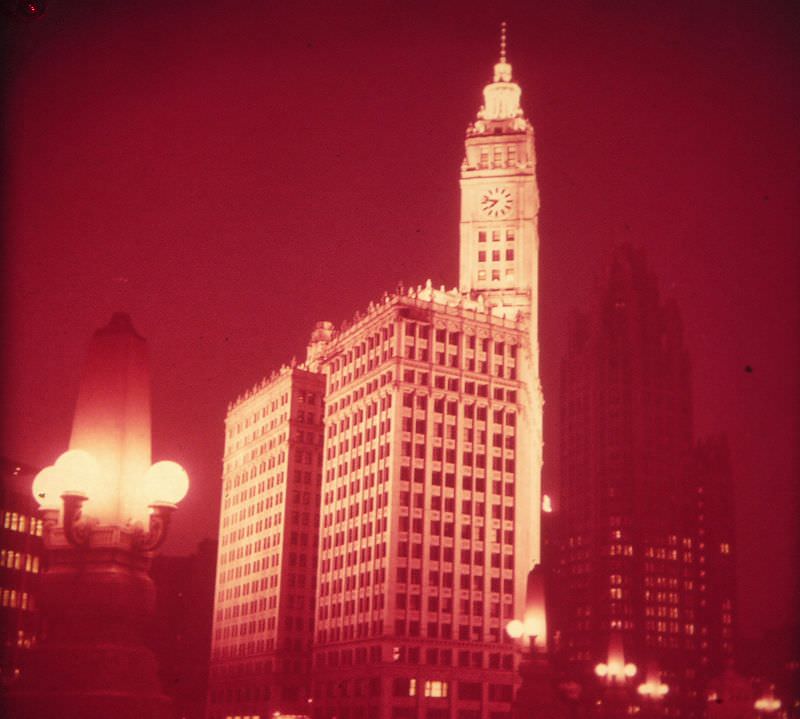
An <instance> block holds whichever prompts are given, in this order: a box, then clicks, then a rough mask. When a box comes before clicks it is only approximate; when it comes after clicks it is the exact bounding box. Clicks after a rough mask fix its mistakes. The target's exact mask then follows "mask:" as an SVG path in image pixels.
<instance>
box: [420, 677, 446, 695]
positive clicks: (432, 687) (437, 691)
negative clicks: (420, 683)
mask: <svg viewBox="0 0 800 719" xmlns="http://www.w3.org/2000/svg"><path fill="white" fill-rule="evenodd" d="M447 689H448V686H447V682H443V681H439V680H437V679H428V680H426V682H425V696H426V697H441V698H443V697H446V696H447Z"/></svg>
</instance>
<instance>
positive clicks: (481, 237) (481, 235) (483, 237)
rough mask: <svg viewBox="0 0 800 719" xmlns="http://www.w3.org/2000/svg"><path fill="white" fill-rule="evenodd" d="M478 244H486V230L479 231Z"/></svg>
mask: <svg viewBox="0 0 800 719" xmlns="http://www.w3.org/2000/svg"><path fill="white" fill-rule="evenodd" d="M478 242H486V230H480V231H479V232H478Z"/></svg>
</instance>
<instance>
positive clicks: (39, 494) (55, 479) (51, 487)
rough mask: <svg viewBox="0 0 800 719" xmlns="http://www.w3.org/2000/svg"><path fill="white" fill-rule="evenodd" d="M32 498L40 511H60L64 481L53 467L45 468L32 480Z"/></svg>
mask: <svg viewBox="0 0 800 719" xmlns="http://www.w3.org/2000/svg"><path fill="white" fill-rule="evenodd" d="M31 491H32V492H33V498H34V499H35V500H36V501H37V502H38V503H39V507H40V508H41V509H56V510H58V509H61V495H62V494H63V492H64V481H63V478H62V476H61V475H60V474H59V472H58V470H57V469H56V468H55V467H52V466H51V467H45V468H44V469H43V470H42V471H41V472H39V474H37V475H36V477H34V479H33V486H32V487H31Z"/></svg>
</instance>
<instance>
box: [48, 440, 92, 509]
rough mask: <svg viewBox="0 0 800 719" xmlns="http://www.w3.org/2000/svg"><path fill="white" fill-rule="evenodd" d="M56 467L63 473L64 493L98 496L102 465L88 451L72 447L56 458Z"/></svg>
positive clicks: (60, 473)
mask: <svg viewBox="0 0 800 719" xmlns="http://www.w3.org/2000/svg"><path fill="white" fill-rule="evenodd" d="M54 469H55V470H56V471H57V472H58V473H59V475H61V478H62V481H63V486H62V490H61V491H62V493H69V494H80V495H82V496H84V497H89V498H91V497H97V494H98V492H99V491H100V466H99V465H98V464H97V460H95V458H94V457H92V455H91V454H89V453H88V452H86V451H84V450H82V449H70V450H69V451H67V452H64V453H63V454H62V455H61V456H60V457H59V458H58V459H57V460H56V463H55V465H54Z"/></svg>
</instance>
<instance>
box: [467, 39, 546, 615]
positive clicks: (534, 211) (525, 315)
mask: <svg viewBox="0 0 800 719" xmlns="http://www.w3.org/2000/svg"><path fill="white" fill-rule="evenodd" d="M520 95H521V90H520V87H519V85H518V84H517V83H515V82H513V80H512V79H511V65H510V64H509V63H508V62H507V60H506V26H505V23H503V25H502V29H501V39H500V60H499V62H498V63H497V64H496V65H495V66H494V77H493V80H492V82H491V83H489V84H488V85H486V87H484V89H483V99H484V102H483V107H481V109H480V110H479V111H478V117H477V119H476V120H475V121H474V122H473V123H472V124H471V125H470V126H469V127H468V128H467V138H466V142H465V146H466V148H465V149H466V152H465V156H464V162H463V163H462V165H461V231H460V240H461V242H460V273H459V289H460V291H461V292H462V293H463V294H465V295H469V296H472V297H475V298H478V299H482V300H483V301H484V302H485V303H486V305H487V306H488V307H489V308H490V311H491V312H492V313H493V314H499V315H502V316H504V317H506V318H508V319H510V320H513V321H515V322H516V323H518V324H521V325H522V326H523V327H524V328H525V329H526V335H527V342H526V346H524V347H523V348H521V349H522V351H521V352H520V353H519V355H518V358H517V361H516V363H515V366H514V368H513V370H511V371H512V372H514V373H516V376H518V377H519V378H520V379H522V380H523V381H524V384H523V390H522V392H521V397H520V402H519V418H518V423H517V436H516V443H515V457H516V462H517V470H518V472H517V480H516V482H515V488H514V498H515V501H514V504H515V508H514V512H515V516H514V526H515V532H516V537H517V539H516V542H515V548H514V567H515V576H516V577H517V579H519V580H521V585H520V583H519V582H517V583H516V586H517V588H518V592H517V599H516V600H515V601H517V602H518V604H517V606H525V604H524V602H525V589H524V580H523V579H522V578H525V577H527V575H528V572H529V571H530V570H531V569H532V567H533V565H534V564H538V563H539V561H540V556H541V555H540V531H541V525H540V518H541V512H540V506H541V468H542V422H543V408H544V399H543V396H542V388H541V382H540V379H539V332H538V324H539V323H538V307H537V305H538V270H539V233H538V229H537V217H538V214H539V190H538V188H537V186H536V155H535V153H534V148H533V127H532V126H531V124H530V122H528V120H527V119H526V117H525V115H524V113H523V112H522V108H521V107H520ZM498 370H499V372H500V373H501V374H500V375H498V376H502V373H503V368H502V367H500V368H498ZM506 371H509V370H508V368H507V369H506Z"/></svg>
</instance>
